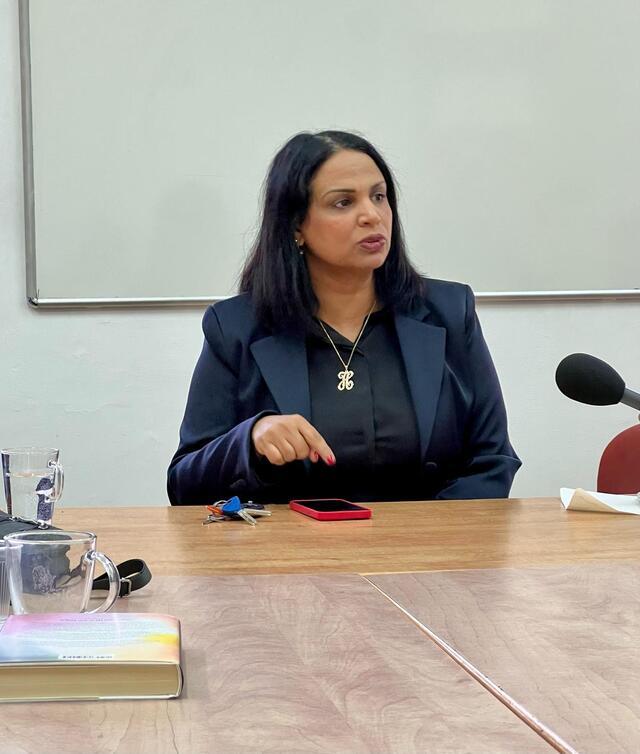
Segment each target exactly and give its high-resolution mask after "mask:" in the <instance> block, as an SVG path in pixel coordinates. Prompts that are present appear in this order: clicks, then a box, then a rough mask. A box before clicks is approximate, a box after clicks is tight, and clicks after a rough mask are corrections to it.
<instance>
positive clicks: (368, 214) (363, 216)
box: [360, 201, 381, 225]
mask: <svg viewBox="0 0 640 754" xmlns="http://www.w3.org/2000/svg"><path fill="white" fill-rule="evenodd" d="M380 220H381V215H380V212H379V211H378V208H377V207H376V205H375V204H374V203H373V202H371V201H369V202H367V204H365V206H364V207H363V208H362V212H361V213H360V222H361V223H362V224H363V225H371V224H377V223H379V222H380Z"/></svg>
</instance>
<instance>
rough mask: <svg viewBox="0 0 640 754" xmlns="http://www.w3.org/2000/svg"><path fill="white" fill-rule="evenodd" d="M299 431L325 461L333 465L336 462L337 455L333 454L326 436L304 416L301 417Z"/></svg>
mask: <svg viewBox="0 0 640 754" xmlns="http://www.w3.org/2000/svg"><path fill="white" fill-rule="evenodd" d="M298 431H299V432H300V434H301V435H302V436H303V437H304V439H305V440H306V441H307V445H308V446H309V447H310V448H311V449H312V450H315V451H316V453H317V454H318V455H319V456H320V458H322V460H323V461H324V462H325V463H328V464H329V465H330V466H333V464H334V463H335V462H336V457H335V456H334V455H333V451H332V450H331V448H330V447H329V445H328V443H327V442H326V440H325V439H324V437H323V436H322V435H321V434H320V432H318V430H317V429H316V428H315V427H314V426H313V424H311V423H310V422H308V421H307V420H306V419H305V418H304V417H301V421H300V422H299V424H298Z"/></svg>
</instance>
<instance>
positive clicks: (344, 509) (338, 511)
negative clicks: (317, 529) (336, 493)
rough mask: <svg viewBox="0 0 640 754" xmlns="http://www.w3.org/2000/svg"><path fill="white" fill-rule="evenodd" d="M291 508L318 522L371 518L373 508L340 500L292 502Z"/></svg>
mask: <svg viewBox="0 0 640 754" xmlns="http://www.w3.org/2000/svg"><path fill="white" fill-rule="evenodd" d="M289 508H291V510H292V511H297V512H298V513H302V514H303V515H305V516H310V517H311V518H316V519H318V521H348V520H350V519H354V518H371V508H364V507H363V506H362V505H356V504H355V503H350V502H349V501H348V500H340V499H338V498H319V499H311V500H290V501H289Z"/></svg>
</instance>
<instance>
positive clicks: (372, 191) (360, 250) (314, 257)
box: [296, 149, 393, 272]
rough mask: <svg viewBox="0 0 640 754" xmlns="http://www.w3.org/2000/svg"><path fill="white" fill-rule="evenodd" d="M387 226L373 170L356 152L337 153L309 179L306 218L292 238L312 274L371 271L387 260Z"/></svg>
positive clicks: (382, 189) (387, 210)
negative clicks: (329, 270)
mask: <svg viewBox="0 0 640 754" xmlns="http://www.w3.org/2000/svg"><path fill="white" fill-rule="evenodd" d="M392 221H393V213H392V211H391V207H390V206H389V202H388V201H387V185H386V182H385V180H384V177H383V175H382V173H381V172H380V170H379V168H378V166H377V165H376V164H375V162H374V161H373V160H372V159H371V158H370V157H369V156H368V155H366V154H364V153H362V152H357V151H355V150H351V149H343V150H341V151H339V152H336V153H335V154H333V155H332V156H331V157H330V158H329V159H328V160H327V161H326V162H325V163H323V165H322V166H321V167H320V168H319V169H318V172H317V173H316V175H315V176H314V178H313V181H312V182H311V199H310V202H309V209H308V211H307V216H306V217H305V219H304V222H303V223H302V225H301V226H300V229H299V232H298V233H297V234H296V238H297V239H298V240H301V241H303V243H304V251H305V254H306V255H307V263H308V265H309V268H310V270H311V271H312V272H313V269H314V267H316V268H318V267H324V268H332V271H334V272H335V271H338V270H344V271H345V272H346V271H347V270H349V271H354V270H363V271H365V270H370V271H372V270H375V269H377V268H378V267H380V266H381V265H382V264H384V261H385V259H386V258H387V254H388V253H389V245H390V243H391V228H392Z"/></svg>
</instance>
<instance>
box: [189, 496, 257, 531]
mask: <svg viewBox="0 0 640 754" xmlns="http://www.w3.org/2000/svg"><path fill="white" fill-rule="evenodd" d="M207 510H208V511H209V515H208V516H207V517H206V518H205V520H204V521H203V522H202V525H203V526H206V525H207V524H214V523H217V522H218V521H228V520H229V519H241V520H242V521H246V522H247V523H248V524H251V526H255V525H256V519H257V518H261V517H262V516H270V515H271V511H268V510H265V507H264V505H261V504H260V503H254V502H253V501H252V500H249V502H247V503H241V502H240V498H239V497H238V496H237V495H234V496H233V497H231V498H229V500H218V501H217V502H215V503H213V504H211V505H207Z"/></svg>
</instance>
